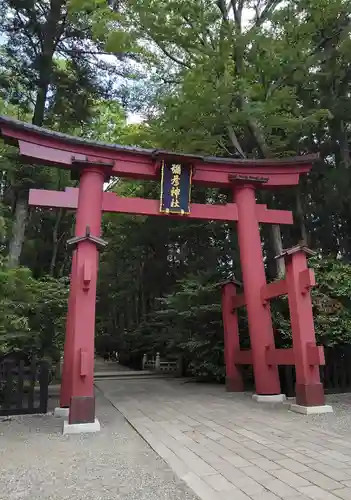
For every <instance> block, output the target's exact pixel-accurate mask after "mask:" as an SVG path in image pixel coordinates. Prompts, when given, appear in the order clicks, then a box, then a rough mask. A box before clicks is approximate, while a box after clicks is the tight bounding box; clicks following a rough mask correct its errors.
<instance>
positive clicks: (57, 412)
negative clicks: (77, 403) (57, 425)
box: [54, 406, 69, 418]
mask: <svg viewBox="0 0 351 500" xmlns="http://www.w3.org/2000/svg"><path fill="white" fill-rule="evenodd" d="M68 415H69V408H68V407H67V408H61V407H60V406H56V408H55V409H54V417H57V418H68Z"/></svg>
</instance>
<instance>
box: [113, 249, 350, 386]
mask: <svg viewBox="0 0 351 500" xmlns="http://www.w3.org/2000/svg"><path fill="white" fill-rule="evenodd" d="M309 265H310V266H311V267H312V268H314V270H315V273H316V279H317V283H318V286H317V287H316V288H315V289H314V290H313V291H312V298H313V309H314V320H315V329H316V337H317V342H318V343H320V344H323V345H325V346H333V345H336V344H345V343H350V342H351V300H350V297H351V265H349V264H347V263H344V262H342V261H340V260H336V259H331V258H330V259H329V258H324V259H318V258H314V259H311V260H310V262H309ZM217 281H218V277H215V276H208V275H206V274H205V273H203V274H197V275H189V276H188V277H186V278H185V279H183V280H181V281H180V282H179V283H178V285H177V287H176V289H175V290H174V292H173V293H171V294H169V295H167V296H166V297H164V298H162V299H159V302H160V307H159V309H158V310H157V311H153V312H152V314H150V315H149V316H148V317H146V318H145V320H144V321H143V322H142V323H140V324H139V326H138V327H137V328H136V329H135V330H133V331H129V332H124V333H123V334H121V335H120V336H119V337H118V339H119V346H120V349H121V350H122V351H124V352H126V353H128V356H130V357H132V358H135V357H137V358H141V357H142V355H143V353H146V354H153V355H155V353H156V352H157V351H158V352H160V353H161V356H163V357H167V356H174V355H178V354H182V355H183V356H184V359H185V362H187V364H188V368H189V369H190V371H191V373H192V374H193V375H194V376H196V377H197V378H199V379H203V380H217V381H220V380H223V378H224V356H223V349H224V343H223V324H222V317H221V297H220V288H219V286H218V285H217V284H216V282H217ZM271 310H272V317H273V324H274V329H275V337H276V338H275V341H276V346H277V347H289V346H291V344H292V338H291V327H290V317H289V306H288V300H287V297H282V298H279V299H278V300H274V301H273V302H272V305H271ZM239 330H240V341H241V345H242V347H249V336H248V328H247V320H246V313H245V311H244V310H240V315H239Z"/></svg>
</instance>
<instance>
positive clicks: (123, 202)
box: [29, 188, 293, 224]
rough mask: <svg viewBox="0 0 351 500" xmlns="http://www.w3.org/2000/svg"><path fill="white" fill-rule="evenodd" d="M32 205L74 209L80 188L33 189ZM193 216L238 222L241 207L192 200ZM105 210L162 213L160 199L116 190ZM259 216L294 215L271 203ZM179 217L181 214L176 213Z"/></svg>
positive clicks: (285, 220) (264, 219) (275, 219)
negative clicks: (123, 194) (126, 196)
mask: <svg viewBox="0 0 351 500" xmlns="http://www.w3.org/2000/svg"><path fill="white" fill-rule="evenodd" d="M29 205H30V206H36V207H50V208H68V209H71V210H74V209H76V208H77V205H78V189H76V188H67V189H66V190H65V191H50V190H44V189H31V190H30V192H29ZM190 207H191V209H190V214H189V215H187V217H188V218H189V219H204V220H223V221H237V220H238V210H237V206H236V204H235V203H227V204H226V205H211V204H201V203H191V205H190ZM102 210H103V212H118V213H129V214H136V215H151V216H154V215H155V216H159V215H163V214H161V213H160V201H159V200H148V199H144V198H123V197H121V196H117V195H116V194H115V193H107V192H104V193H103V197H102ZM256 212H257V219H258V221H259V222H261V223H265V224H292V223H293V216H292V212H291V211H289V210H272V209H269V208H267V205H257V206H256ZM172 217H177V216H172Z"/></svg>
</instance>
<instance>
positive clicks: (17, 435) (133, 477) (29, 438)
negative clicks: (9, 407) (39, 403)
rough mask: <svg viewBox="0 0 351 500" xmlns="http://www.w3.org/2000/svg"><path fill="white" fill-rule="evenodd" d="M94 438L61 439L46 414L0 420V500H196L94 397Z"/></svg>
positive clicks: (99, 398)
mask: <svg viewBox="0 0 351 500" xmlns="http://www.w3.org/2000/svg"><path fill="white" fill-rule="evenodd" d="M97 416H98V418H99V420H100V423H101V427H102V430H101V432H100V433H98V434H89V435H80V436H62V434H61V427H62V422H61V421H60V420H59V419H56V418H54V417H53V416H52V415H44V416H43V415H37V416H22V417H15V418H13V419H12V420H10V421H4V420H3V421H0V474H1V476H0V500H22V499H23V500H29V499H30V500H44V499H46V500H49V499H50V500H83V499H84V500H100V499H101V500H120V499H121V500H161V499H162V500H163V499H164V500H171V499H172V500H196V499H197V497H196V496H195V495H194V494H193V493H192V492H191V491H190V490H189V489H188V488H187V486H186V485H185V484H184V483H183V482H181V481H180V480H178V479H177V477H176V476H175V475H174V473H173V472H172V471H171V470H170V468H169V467H168V466H167V464H166V463H165V462H164V461H163V460H162V459H161V458H160V457H158V455H156V453H155V452H154V451H153V450H152V449H151V448H149V446H148V445H147V444H146V443H145V442H144V441H143V439H142V438H141V437H140V436H139V435H138V434H137V433H136V432H135V431H134V429H132V428H131V427H130V426H129V424H128V423H127V422H126V421H125V420H124V418H123V416H122V415H121V414H120V413H119V412H118V411H117V410H116V409H115V408H114V407H113V406H111V404H110V403H109V402H108V401H107V400H106V399H105V398H104V397H103V396H102V394H101V393H99V392H98V393H97Z"/></svg>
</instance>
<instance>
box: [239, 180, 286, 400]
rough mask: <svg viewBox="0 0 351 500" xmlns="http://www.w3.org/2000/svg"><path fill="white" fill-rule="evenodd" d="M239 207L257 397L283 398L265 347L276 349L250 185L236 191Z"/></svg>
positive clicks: (242, 263) (241, 246)
mask: <svg viewBox="0 0 351 500" xmlns="http://www.w3.org/2000/svg"><path fill="white" fill-rule="evenodd" d="M234 199H235V201H236V204H237V207H238V217H239V219H238V223H237V230H238V240H239V245H240V260H241V271H242V276H243V281H244V293H245V299H246V310H247V316H248V324H249V333H250V340H251V349H252V360H253V369H254V375H255V385H256V392H257V394H262V395H264V394H266V395H272V394H280V381H279V375H278V369H277V367H274V366H271V367H270V366H268V365H267V362H266V353H265V346H267V345H274V334H273V326H272V320H271V313H270V307H269V305H266V306H264V305H263V304H262V299H261V290H262V288H263V287H264V286H265V285H266V276H265V269H264V263H263V255H262V246H261V238H260V231H259V225H258V221H257V213H256V198H255V190H254V188H253V187H252V186H250V185H248V186H247V185H242V186H237V187H236V188H234Z"/></svg>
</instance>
